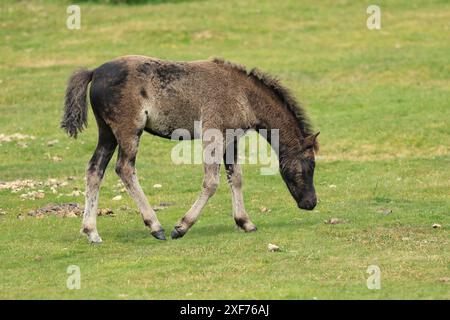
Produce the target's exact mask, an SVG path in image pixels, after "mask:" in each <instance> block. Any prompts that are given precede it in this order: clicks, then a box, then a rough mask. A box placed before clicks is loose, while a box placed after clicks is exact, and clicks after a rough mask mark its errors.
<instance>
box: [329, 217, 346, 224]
mask: <svg viewBox="0 0 450 320" xmlns="http://www.w3.org/2000/svg"><path fill="white" fill-rule="evenodd" d="M344 222H345V221H344V220H342V219H339V218H331V219H328V220H325V221H324V223H326V224H340V223H344Z"/></svg>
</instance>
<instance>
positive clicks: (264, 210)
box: [259, 207, 272, 213]
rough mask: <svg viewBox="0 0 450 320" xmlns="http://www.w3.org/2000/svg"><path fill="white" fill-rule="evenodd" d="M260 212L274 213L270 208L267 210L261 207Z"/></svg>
mask: <svg viewBox="0 0 450 320" xmlns="http://www.w3.org/2000/svg"><path fill="white" fill-rule="evenodd" d="M259 211H261V212H262V213H266V212H270V211H272V210H270V209H268V208H266V207H260V208H259Z"/></svg>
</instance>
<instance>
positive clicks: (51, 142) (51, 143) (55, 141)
mask: <svg viewBox="0 0 450 320" xmlns="http://www.w3.org/2000/svg"><path fill="white" fill-rule="evenodd" d="M58 142H59V140H58V139H55V140H50V141H48V142H47V147H53V146H54V145H55V144H57V143H58Z"/></svg>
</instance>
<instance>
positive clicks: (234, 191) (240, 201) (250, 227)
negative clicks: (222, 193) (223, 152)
mask: <svg viewBox="0 0 450 320" xmlns="http://www.w3.org/2000/svg"><path fill="white" fill-rule="evenodd" d="M225 161H226V159H225ZM225 170H226V172H227V181H228V184H229V185H230V188H231V199H232V202H233V218H234V221H235V222H236V225H237V226H238V227H239V228H241V229H242V230H244V231H245V232H253V231H256V226H255V225H254V224H253V223H252V222H251V220H250V217H249V216H248V214H247V211H245V206H244V197H243V195H242V171H241V166H240V165H239V164H237V163H233V164H227V163H226V162H225Z"/></svg>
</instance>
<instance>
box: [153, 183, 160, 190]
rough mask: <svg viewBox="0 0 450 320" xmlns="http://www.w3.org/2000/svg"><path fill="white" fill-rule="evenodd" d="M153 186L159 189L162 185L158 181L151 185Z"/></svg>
mask: <svg viewBox="0 0 450 320" xmlns="http://www.w3.org/2000/svg"><path fill="white" fill-rule="evenodd" d="M153 188H156V189H159V188H162V185H160V184H159V183H156V184H154V185H153Z"/></svg>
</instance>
